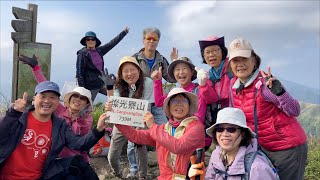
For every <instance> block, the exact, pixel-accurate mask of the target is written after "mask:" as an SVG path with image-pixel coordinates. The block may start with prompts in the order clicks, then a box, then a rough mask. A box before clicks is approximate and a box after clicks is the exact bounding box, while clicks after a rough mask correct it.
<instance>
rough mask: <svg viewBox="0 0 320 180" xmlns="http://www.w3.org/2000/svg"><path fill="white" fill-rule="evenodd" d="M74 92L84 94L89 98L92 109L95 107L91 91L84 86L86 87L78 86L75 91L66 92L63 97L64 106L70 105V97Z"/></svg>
mask: <svg viewBox="0 0 320 180" xmlns="http://www.w3.org/2000/svg"><path fill="white" fill-rule="evenodd" d="M74 94H80V95H82V96H85V97H87V98H88V100H89V103H90V107H91V109H92V108H93V103H92V100H91V92H90V91H89V90H88V89H86V88H84V87H76V88H74V89H73V91H71V92H68V93H67V94H65V95H64V97H63V102H64V106H66V107H70V98H71V96H72V95H74Z"/></svg>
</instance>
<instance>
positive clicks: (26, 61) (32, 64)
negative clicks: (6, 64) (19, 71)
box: [17, 54, 38, 68]
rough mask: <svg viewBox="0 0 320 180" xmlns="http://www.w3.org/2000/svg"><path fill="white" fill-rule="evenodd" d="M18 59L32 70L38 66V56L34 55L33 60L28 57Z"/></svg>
mask: <svg viewBox="0 0 320 180" xmlns="http://www.w3.org/2000/svg"><path fill="white" fill-rule="evenodd" d="M17 59H18V60H19V61H21V62H22V63H23V64H28V65H29V66H30V67H32V68H34V67H35V66H36V65H38V61H37V58H36V55H34V54H33V57H32V58H30V57H28V56H24V55H20V56H18V58H17Z"/></svg>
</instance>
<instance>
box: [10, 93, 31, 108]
mask: <svg viewBox="0 0 320 180" xmlns="http://www.w3.org/2000/svg"><path fill="white" fill-rule="evenodd" d="M27 100H28V93H27V92H24V93H23V97H22V99H21V98H19V99H17V100H15V101H14V103H13V109H14V110H16V111H19V112H23V111H24V108H25V107H26V104H27Z"/></svg>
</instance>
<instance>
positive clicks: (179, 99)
mask: <svg viewBox="0 0 320 180" xmlns="http://www.w3.org/2000/svg"><path fill="white" fill-rule="evenodd" d="M169 108H170V113H171V114H172V117H173V119H174V120H175V121H181V120H183V119H184V118H185V117H186V116H187V115H188V114H189V108H190V104H189V100H188V98H186V97H184V96H183V95H181V94H178V95H177V96H175V97H173V98H171V99H170V101H169Z"/></svg>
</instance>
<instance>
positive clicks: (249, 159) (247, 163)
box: [243, 151, 258, 180]
mask: <svg viewBox="0 0 320 180" xmlns="http://www.w3.org/2000/svg"><path fill="white" fill-rule="evenodd" d="M257 154H258V151H255V152H251V153H248V154H246V155H245V156H244V169H245V172H246V173H245V174H244V177H243V179H244V180H249V179H250V171H251V166H252V163H253V161H254V159H255V158H256V156H257Z"/></svg>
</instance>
